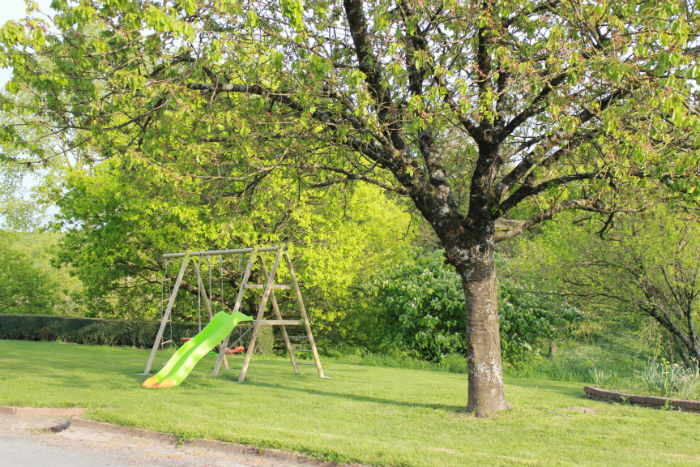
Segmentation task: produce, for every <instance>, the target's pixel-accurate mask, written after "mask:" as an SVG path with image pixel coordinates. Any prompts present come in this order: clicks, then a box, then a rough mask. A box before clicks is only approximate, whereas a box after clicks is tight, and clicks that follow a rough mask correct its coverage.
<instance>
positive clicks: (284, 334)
mask: <svg viewBox="0 0 700 467" xmlns="http://www.w3.org/2000/svg"><path fill="white" fill-rule="evenodd" d="M258 258H259V259H260V267H261V268H262V272H263V275H264V276H265V280H268V279H269V278H270V276H269V275H268V274H267V268H266V267H265V262H264V261H263V260H262V257H260V256H258ZM270 300H271V301H272V308H273V309H274V310H275V316H276V317H277V319H279V320H282V313H281V312H280V307H279V306H278V305H277V297H275V292H274V291H272V292H270ZM281 327H282V337H283V338H284V345H285V347H287V352H289V358H290V359H291V360H292V368H294V373H299V368H298V367H297V360H296V357H294V351H293V350H292V343H291V342H290V341H289V334H287V328H286V327H284V325H281Z"/></svg>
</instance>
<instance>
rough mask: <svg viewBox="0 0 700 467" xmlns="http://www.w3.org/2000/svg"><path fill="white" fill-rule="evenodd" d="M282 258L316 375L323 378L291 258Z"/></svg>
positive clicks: (286, 255) (287, 256) (285, 254)
mask: <svg viewBox="0 0 700 467" xmlns="http://www.w3.org/2000/svg"><path fill="white" fill-rule="evenodd" d="M284 260H285V261H286V262H287V267H288V268H289V276H290V277H291V279H292V286H293V287H294V292H295V294H296V297H297V302H298V303H299V311H301V319H302V320H303V321H304V327H305V328H306V336H307V337H308V339H309V345H310V347H311V353H312V355H313V356H314V361H315V362H316V369H317V370H318V376H319V377H321V378H325V377H326V376H325V375H324V374H323V368H322V367H321V359H320V358H319V356H318V350H316V342H315V341H314V335H313V334H312V333H311V325H309V317H308V316H307V314H306V307H305V306H304V300H303V299H302V298H301V290H299V283H298V282H297V276H296V274H294V266H292V260H291V259H289V255H288V254H287V253H284Z"/></svg>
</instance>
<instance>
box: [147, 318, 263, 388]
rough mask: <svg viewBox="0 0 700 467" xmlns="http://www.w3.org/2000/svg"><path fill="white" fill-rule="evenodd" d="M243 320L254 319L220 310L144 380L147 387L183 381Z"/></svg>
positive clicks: (169, 385) (164, 385)
mask: <svg viewBox="0 0 700 467" xmlns="http://www.w3.org/2000/svg"><path fill="white" fill-rule="evenodd" d="M241 321H253V318H251V317H250V316H248V315H244V314H243V313H241V312H239V311H237V312H235V313H234V314H232V315H230V314H228V313H226V312H224V311H220V312H219V313H217V314H216V315H214V318H213V319H212V320H211V321H210V322H209V324H207V326H206V327H205V328H204V329H202V331H201V332H200V333H199V334H197V335H196V336H195V337H193V338H192V339H190V340H189V341H187V342H186V343H185V344H184V345H183V346H182V347H180V348H179V349H177V352H175V355H173V356H172V357H171V358H170V360H168V363H166V364H165V366H164V367H163V368H162V369H161V370H160V371H159V372H158V373H157V374H156V375H155V376H151V377H150V378H148V379H147V380H146V381H144V382H143V384H142V386H143V387H145V388H172V387H173V386H177V385H178V384H180V383H182V382H183V381H184V380H185V378H187V376H188V375H189V374H190V372H191V371H192V369H193V368H194V367H195V365H196V364H197V362H199V361H200V360H201V359H202V357H204V356H205V355H206V354H207V353H208V352H209V351H210V350H211V349H213V348H214V347H216V345H217V344H218V343H219V342H221V341H222V340H224V339H225V338H226V336H228V335H229V334H230V333H231V331H233V328H234V327H236V325H237V324H238V323H240V322H241Z"/></svg>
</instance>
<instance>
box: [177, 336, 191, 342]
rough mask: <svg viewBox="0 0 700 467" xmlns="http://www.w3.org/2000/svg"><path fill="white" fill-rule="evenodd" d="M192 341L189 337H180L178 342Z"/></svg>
mask: <svg viewBox="0 0 700 467" xmlns="http://www.w3.org/2000/svg"><path fill="white" fill-rule="evenodd" d="M190 339H192V338H191V337H181V338H180V340H181V341H182V342H187V341H188V340H190Z"/></svg>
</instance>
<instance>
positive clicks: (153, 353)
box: [143, 253, 190, 375]
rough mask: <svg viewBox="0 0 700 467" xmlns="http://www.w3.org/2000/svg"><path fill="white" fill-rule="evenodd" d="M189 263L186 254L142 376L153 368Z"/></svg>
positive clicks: (188, 256)
mask: <svg viewBox="0 0 700 467" xmlns="http://www.w3.org/2000/svg"><path fill="white" fill-rule="evenodd" d="M189 262H190V255H189V253H187V254H186V255H185V259H183V260H182V264H181V265H180V272H178V273H177V279H175V285H174V286H173V291H172V293H171V294H170V299H169V300H168V306H167V307H166V308H165V313H164V314H163V318H162V319H161V321H160V328H158V334H157V335H156V340H155V342H153V348H152V349H151V355H150V356H149V357H148V362H147V363H146V368H145V369H144V370H143V374H144V375H147V374H148V373H149V372H150V371H151V366H153V360H154V359H155V358H156V352H157V351H158V346H159V345H160V341H161V339H163V332H164V331H165V325H166V323H167V322H168V318H169V317H170V313H171V312H172V311H173V305H174V304H175V297H177V291H178V290H180V283H181V282H182V277H183V276H184V275H185V269H187V264H188V263H189Z"/></svg>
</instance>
